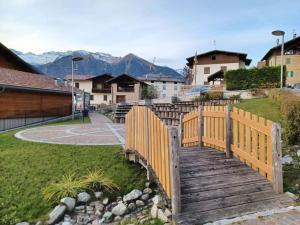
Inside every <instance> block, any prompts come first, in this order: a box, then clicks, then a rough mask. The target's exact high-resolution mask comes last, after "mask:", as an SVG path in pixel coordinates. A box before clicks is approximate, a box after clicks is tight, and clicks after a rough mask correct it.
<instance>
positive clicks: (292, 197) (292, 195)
mask: <svg viewBox="0 0 300 225" xmlns="http://www.w3.org/2000/svg"><path fill="white" fill-rule="evenodd" d="M285 194H286V195H287V196H289V197H290V198H291V199H293V200H294V201H296V200H297V199H298V197H297V195H295V194H293V193H291V192H288V191H287V192H285Z"/></svg>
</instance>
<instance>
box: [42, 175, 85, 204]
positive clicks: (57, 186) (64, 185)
mask: <svg viewBox="0 0 300 225" xmlns="http://www.w3.org/2000/svg"><path fill="white" fill-rule="evenodd" d="M86 187H87V186H86V183H85V182H83V181H82V180H79V179H77V178H76V177H75V175H74V174H70V175H64V176H63V177H62V180H61V181H60V182H58V183H52V184H50V185H49V186H47V187H46V188H45V189H44V191H43V194H44V198H45V199H46V200H48V201H53V202H58V201H59V200H60V199H62V198H64V197H76V196H77V194H78V193H79V192H80V191H82V190H85V189H86Z"/></svg>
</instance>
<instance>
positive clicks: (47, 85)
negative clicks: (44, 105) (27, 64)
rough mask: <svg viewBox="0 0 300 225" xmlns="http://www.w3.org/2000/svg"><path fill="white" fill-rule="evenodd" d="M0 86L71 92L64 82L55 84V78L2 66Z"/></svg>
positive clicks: (0, 69)
mask: <svg viewBox="0 0 300 225" xmlns="http://www.w3.org/2000/svg"><path fill="white" fill-rule="evenodd" d="M0 86H2V87H6V88H18V89H24V90H32V91H46V92H59V93H68V94H70V93H71V87H70V86H66V85H65V84H64V82H61V83H59V84H57V85H56V84H55V78H52V77H49V76H46V75H40V74H34V73H28V72H23V71H18V70H12V69H7V68H3V67H0Z"/></svg>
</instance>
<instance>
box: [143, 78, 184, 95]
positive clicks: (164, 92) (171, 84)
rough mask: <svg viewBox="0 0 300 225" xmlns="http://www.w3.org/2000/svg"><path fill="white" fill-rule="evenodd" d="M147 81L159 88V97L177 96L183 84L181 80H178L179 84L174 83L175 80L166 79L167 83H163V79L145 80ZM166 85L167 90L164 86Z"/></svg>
mask: <svg viewBox="0 0 300 225" xmlns="http://www.w3.org/2000/svg"><path fill="white" fill-rule="evenodd" d="M145 83H147V84H149V85H153V86H155V87H156V88H157V90H158V94H159V96H158V97H159V98H169V97H172V96H177V95H178V93H179V91H180V89H181V85H182V83H180V82H177V84H174V82H167V81H166V83H163V82H162V81H154V83H151V82H150V81H145ZM164 86H165V90H164V88H163V87H164ZM175 87H177V89H176V90H175Z"/></svg>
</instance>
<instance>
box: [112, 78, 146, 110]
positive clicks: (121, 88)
mask: <svg viewBox="0 0 300 225" xmlns="http://www.w3.org/2000/svg"><path fill="white" fill-rule="evenodd" d="M107 83H108V84H111V95H112V96H111V99H112V104H115V103H125V102H126V103H133V102H138V101H139V100H140V99H141V98H142V90H143V88H145V87H146V86H147V84H146V83H145V82H143V81H141V80H139V79H137V78H135V77H132V76H129V75H127V74H122V75H119V76H117V77H114V78H112V79H110V80H108V81H107Z"/></svg>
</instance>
